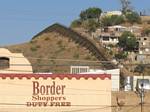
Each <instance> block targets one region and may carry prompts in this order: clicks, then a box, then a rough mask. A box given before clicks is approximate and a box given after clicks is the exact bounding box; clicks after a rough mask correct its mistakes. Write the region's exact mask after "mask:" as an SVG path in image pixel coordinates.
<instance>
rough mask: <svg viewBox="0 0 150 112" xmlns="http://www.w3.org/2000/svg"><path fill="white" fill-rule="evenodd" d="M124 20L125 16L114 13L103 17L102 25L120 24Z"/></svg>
mask: <svg viewBox="0 0 150 112" xmlns="http://www.w3.org/2000/svg"><path fill="white" fill-rule="evenodd" d="M123 22H124V17H123V16H118V15H112V16H106V17H104V18H102V25H103V26H112V25H118V24H121V23H123Z"/></svg>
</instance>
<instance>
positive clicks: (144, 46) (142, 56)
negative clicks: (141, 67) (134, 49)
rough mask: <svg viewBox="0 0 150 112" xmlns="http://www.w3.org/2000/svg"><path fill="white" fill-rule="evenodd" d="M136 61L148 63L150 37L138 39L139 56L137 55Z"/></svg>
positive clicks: (149, 60) (149, 59) (149, 61)
mask: <svg viewBox="0 0 150 112" xmlns="http://www.w3.org/2000/svg"><path fill="white" fill-rule="evenodd" d="M137 61H138V62H140V61H142V62H144V63H150V37H149V36H145V37H140V38H139V54H138V55H137Z"/></svg>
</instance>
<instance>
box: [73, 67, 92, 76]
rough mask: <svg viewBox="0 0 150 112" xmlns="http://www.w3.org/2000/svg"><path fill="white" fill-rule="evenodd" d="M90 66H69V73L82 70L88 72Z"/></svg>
mask: <svg viewBox="0 0 150 112" xmlns="http://www.w3.org/2000/svg"><path fill="white" fill-rule="evenodd" d="M89 70H90V67H89V66H71V67H70V73H71V74H79V73H83V72H89Z"/></svg>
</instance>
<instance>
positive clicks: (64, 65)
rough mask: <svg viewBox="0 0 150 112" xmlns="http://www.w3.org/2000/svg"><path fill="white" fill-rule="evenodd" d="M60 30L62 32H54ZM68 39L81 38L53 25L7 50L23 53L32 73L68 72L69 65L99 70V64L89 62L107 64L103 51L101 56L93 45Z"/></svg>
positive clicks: (57, 25) (74, 33)
mask: <svg viewBox="0 0 150 112" xmlns="http://www.w3.org/2000/svg"><path fill="white" fill-rule="evenodd" d="M53 27H56V28H53ZM59 28H63V29H60V30H57V29H59ZM63 30H64V31H63ZM60 31H61V32H60ZM68 32H69V33H68ZM66 37H67V38H66ZM71 37H75V38H79V37H80V35H79V34H78V33H76V32H72V31H70V29H67V28H65V27H63V26H61V25H59V24H54V25H52V26H50V27H48V28H46V29H45V30H43V31H42V32H40V33H38V34H37V35H36V36H34V37H33V39H32V40H31V41H30V42H28V43H24V44H20V45H13V46H7V47H6V48H8V49H9V50H10V51H11V52H18V53H20V52H22V53H23V54H24V55H25V56H26V57H27V58H28V59H29V61H30V62H31V64H32V66H33V70H34V72H53V73H69V69H70V65H91V66H92V65H94V66H92V67H94V68H95V67H96V68H97V67H98V68H101V67H102V66H101V64H98V63H93V62H92V63H91V62H88V61H90V60H91V61H93V60H94V61H98V60H103V61H107V58H105V57H104V56H103V54H105V53H104V51H102V53H101V54H100V53H99V52H100V51H99V50H98V49H96V47H95V46H94V47H90V46H92V45H93V44H92V43H91V42H90V44H91V45H88V44H86V43H84V42H85V40H84V39H81V38H80V39H78V40H79V41H78V40H72V39H71ZM80 40H82V42H81V41H80ZM86 41H87V40H86ZM89 51H90V52H91V53H90V52H89ZM58 59H64V60H58ZM68 59H70V60H72V61H70V60H68ZM73 60H87V61H86V62H85V61H80V62H79V61H73Z"/></svg>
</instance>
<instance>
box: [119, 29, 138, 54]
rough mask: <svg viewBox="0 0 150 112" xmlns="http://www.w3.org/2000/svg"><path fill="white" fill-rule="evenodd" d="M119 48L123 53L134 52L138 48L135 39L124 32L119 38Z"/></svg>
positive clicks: (127, 32) (130, 34)
mask: <svg viewBox="0 0 150 112" xmlns="http://www.w3.org/2000/svg"><path fill="white" fill-rule="evenodd" d="M119 46H120V47H121V48H123V50H125V51H134V50H135V49H136V48H137V46H138V44H137V39H136V38H135V36H134V35H133V34H132V33H131V32H129V31H125V32H123V34H122V35H121V37H120V38H119Z"/></svg>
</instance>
